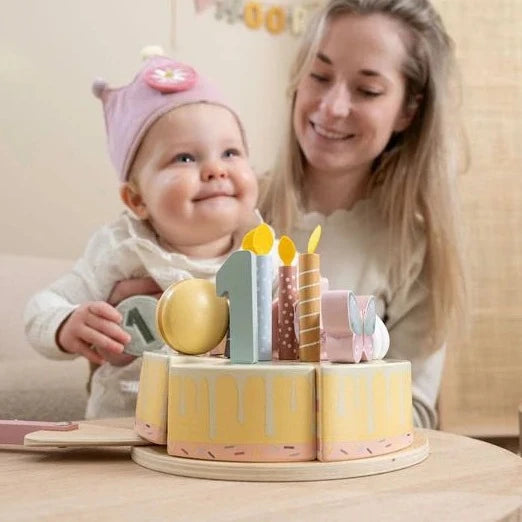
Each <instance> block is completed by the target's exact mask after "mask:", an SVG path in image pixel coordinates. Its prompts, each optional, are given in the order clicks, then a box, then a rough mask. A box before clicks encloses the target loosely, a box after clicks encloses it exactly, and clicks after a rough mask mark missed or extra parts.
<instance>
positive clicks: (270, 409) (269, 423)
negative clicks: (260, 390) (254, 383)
mask: <svg viewBox="0 0 522 522" xmlns="http://www.w3.org/2000/svg"><path fill="white" fill-rule="evenodd" d="M264 381H265V434H266V436H267V437H272V436H273V435H274V402H273V401H274V397H273V390H272V375H271V374H270V373H267V374H266V375H265V378H264Z"/></svg>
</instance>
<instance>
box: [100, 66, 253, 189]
mask: <svg viewBox="0 0 522 522" xmlns="http://www.w3.org/2000/svg"><path fill="white" fill-rule="evenodd" d="M92 91H93V93H94V95H95V96H96V97H97V98H99V99H100V100H101V101H102V102H103V111H104V113H105V128H106V130H107V140H108V147H109V155H110V157H111V160H112V162H113V164H114V166H115V167H116V170H117V171H118V173H119V177H120V180H121V181H122V182H124V181H127V179H128V177H129V169H130V167H131V164H132V161H133V160H134V156H135V154H136V151H137V149H138V147H139V145H140V143H141V141H142V139H143V137H144V136H145V134H146V133H147V131H148V130H149V128H150V127H151V125H152V124H153V123H154V122H155V121H156V120H157V119H158V118H160V117H161V116H163V115H164V114H166V113H167V112H169V111H170V110H172V109H175V108H176V107H180V106H181V105H187V104H189V103H199V102H207V103H212V104H217V105H222V106H223V107H226V108H227V109H229V110H230V111H231V112H232V114H233V115H234V116H235V117H236V119H237V120H238V125H239V128H240V130H241V133H242V134H243V128H242V126H241V123H240V120H239V118H238V116H237V114H236V113H235V112H234V111H233V110H232V109H231V108H230V107H229V105H228V104H227V103H226V102H225V100H224V98H223V96H222V95H221V93H220V92H219V91H218V90H217V88H216V87H215V86H214V85H213V84H212V83H210V82H209V81H208V80H207V79H206V78H204V77H202V76H200V75H199V74H198V73H197V72H196V71H195V70H194V69H193V68H192V67H190V66H189V65H185V64H183V63H180V62H176V61H175V60H172V59H171V58H168V57H166V56H151V57H150V58H148V59H147V60H146V61H145V63H144V65H143V67H142V68H141V70H140V71H139V72H138V74H137V75H136V77H135V78H134V80H133V81H132V82H131V83H130V84H129V85H126V86H123V87H120V88H117V89H112V88H110V87H108V85H107V83H106V82H105V81H104V80H101V79H97V80H95V81H94V83H93V85H92ZM243 138H244V136H243ZM245 145H246V143H245Z"/></svg>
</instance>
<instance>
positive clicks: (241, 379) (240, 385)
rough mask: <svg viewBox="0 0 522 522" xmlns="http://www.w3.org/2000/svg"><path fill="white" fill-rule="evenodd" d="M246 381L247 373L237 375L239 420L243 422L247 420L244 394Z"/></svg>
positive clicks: (240, 422)
mask: <svg viewBox="0 0 522 522" xmlns="http://www.w3.org/2000/svg"><path fill="white" fill-rule="evenodd" d="M245 381H246V375H236V376H235V382H236V385H237V388H236V389H237V422H239V424H243V423H244V422H245V408H244V403H245V401H244V395H245Z"/></svg>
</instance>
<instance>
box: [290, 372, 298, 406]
mask: <svg viewBox="0 0 522 522" xmlns="http://www.w3.org/2000/svg"><path fill="white" fill-rule="evenodd" d="M296 388H297V379H296V378H295V377H292V387H291V388H290V410H291V411H296V410H297V389H296Z"/></svg>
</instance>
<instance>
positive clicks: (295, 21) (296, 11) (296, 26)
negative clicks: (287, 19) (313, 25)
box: [290, 7, 307, 36]
mask: <svg viewBox="0 0 522 522" xmlns="http://www.w3.org/2000/svg"><path fill="white" fill-rule="evenodd" d="M306 14H307V13H306V9H304V8H302V7H292V10H291V17H292V20H291V24H290V30H291V32H292V34H293V35H295V36H299V35H300V34H302V33H303V31H304V28H305V25H306Z"/></svg>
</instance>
